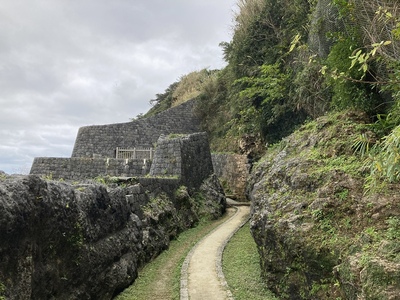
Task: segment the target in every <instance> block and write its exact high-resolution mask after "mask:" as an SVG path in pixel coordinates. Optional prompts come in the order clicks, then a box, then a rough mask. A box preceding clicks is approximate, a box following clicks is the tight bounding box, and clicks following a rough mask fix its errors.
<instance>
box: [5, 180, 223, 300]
mask: <svg viewBox="0 0 400 300" xmlns="http://www.w3.org/2000/svg"><path fill="white" fill-rule="evenodd" d="M178 184H179V182H178V181H176V180H169V179H156V178H142V179H138V180H137V181H133V182H126V183H123V184H117V183H116V184H114V185H111V186H110V185H109V186H105V185H103V184H99V183H96V182H92V181H86V182H81V183H67V182H59V181H48V180H44V179H42V178H40V177H39V176H35V175H29V176H2V178H1V179H0V257H1V259H0V287H1V288H0V297H1V296H4V297H5V299H18V300H21V299H111V298H112V297H113V295H115V294H117V293H118V292H120V291H121V290H122V289H123V288H125V287H127V286H128V285H129V284H131V283H132V282H133V281H134V280H135V278H136V277H137V270H138V268H139V267H140V266H142V265H143V264H144V263H146V262H147V261H149V260H150V259H152V258H154V257H155V256H157V255H158V254H159V253H160V252H161V251H162V250H164V249H166V248H168V245H169V241H170V239H172V238H174V237H176V236H177V234H179V232H181V231H182V230H184V229H186V228H188V227H190V226H193V224H195V223H196V222H197V220H198V215H199V212H198V211H196V207H197V206H196V205H193V204H194V201H195V199H193V198H192V196H191V195H190V194H189V193H187V195H186V196H185V197H182V196H180V197H178V196H177V190H178V189H179V188H180V187H179V186H178ZM215 188H216V189H217V190H219V188H220V187H218V186H217V187H215ZM216 201H217V203H218V205H215V206H214V207H217V211H216V212H215V214H217V215H219V214H221V212H222V211H223V209H221V206H219V204H221V199H220V198H219V197H218V199H216ZM222 202H223V201H222ZM222 205H223V203H222Z"/></svg>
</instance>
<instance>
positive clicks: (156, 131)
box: [30, 99, 248, 200]
mask: <svg viewBox="0 0 400 300" xmlns="http://www.w3.org/2000/svg"><path fill="white" fill-rule="evenodd" d="M195 104H196V100H195V99H193V100H190V101H187V102H185V103H183V104H181V105H179V106H176V107H173V108H170V109H168V110H166V111H164V112H161V113H159V114H157V115H155V116H152V117H149V118H143V119H138V120H135V121H132V122H128V123H118V124H108V125H94V126H86V127H82V128H80V129H79V131H78V135H77V138H76V141H75V145H74V149H73V152H72V156H71V158H57V157H38V158H35V159H34V161H33V164H32V168H31V171H30V174H35V175H41V176H46V177H48V178H52V179H65V180H81V179H87V178H95V177H99V176H100V177H101V176H116V177H143V176H146V175H149V176H159V177H167V176H169V177H171V176H172V177H176V178H179V179H180V180H182V183H181V184H184V185H186V186H188V187H198V186H200V184H201V181H203V180H204V179H205V178H207V176H209V175H210V174H211V173H213V172H214V173H215V174H217V176H218V177H219V178H220V179H221V181H223V183H224V185H225V187H226V188H227V190H228V191H229V194H231V195H234V196H236V197H237V198H238V200H240V199H245V184H246V179H245V178H246V177H247V174H248V170H247V168H246V167H245V161H246V158H245V157H244V156H240V155H234V154H224V155H212V157H211V153H210V148H209V144H208V139H207V135H206V134H205V133H199V132H200V131H201V126H200V120H199V119H198V118H197V117H196V115H195V112H194V107H195ZM117 147H118V148H125V149H129V148H134V147H139V148H140V147H155V153H154V157H152V159H151V160H149V159H117V158H116V149H117Z"/></svg>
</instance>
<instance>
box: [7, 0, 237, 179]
mask: <svg viewBox="0 0 400 300" xmlns="http://www.w3.org/2000/svg"><path fill="white" fill-rule="evenodd" d="M234 10H236V0H1V1H0V105H1V109H0V140H1V142H0V170H3V171H5V172H6V173H9V174H12V173H28V172H29V170H30V167H31V164H32V161H33V158H34V157H38V156H54V157H70V156H71V153H72V148H73V145H74V141H75V138H76V134H77V131H78V128H79V127H81V126H85V125H93V124H108V123H120V122H128V121H129V119H130V118H133V117H135V116H137V115H138V114H140V113H145V112H146V111H147V110H148V109H149V108H150V106H149V100H150V99H153V98H155V95H156V94H157V93H162V92H164V91H165V89H166V88H167V87H168V86H169V85H170V84H171V83H173V82H175V81H177V80H178V79H179V78H180V77H181V76H182V75H185V74H187V73H189V72H191V71H195V70H200V69H203V68H210V69H221V68H223V67H224V66H225V62H224V61H223V58H222V50H221V48H220V47H219V46H218V44H219V43H220V42H222V41H230V40H231V37H232V24H233V23H232V18H233V11H234Z"/></svg>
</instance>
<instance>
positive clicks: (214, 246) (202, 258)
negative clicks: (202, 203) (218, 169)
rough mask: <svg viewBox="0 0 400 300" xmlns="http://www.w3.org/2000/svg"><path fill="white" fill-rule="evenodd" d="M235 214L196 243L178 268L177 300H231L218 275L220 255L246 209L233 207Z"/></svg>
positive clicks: (246, 207) (246, 217)
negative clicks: (178, 294)
mask: <svg viewBox="0 0 400 300" xmlns="http://www.w3.org/2000/svg"><path fill="white" fill-rule="evenodd" d="M233 209H236V213H235V214H234V215H233V216H232V217H231V218H229V219H228V220H227V221H226V222H224V223H222V224H221V225H220V226H219V227H217V228H216V229H215V230H214V231H212V232H211V233H210V234H208V235H207V236H206V237H204V238H203V239H202V240H200V241H199V242H198V243H197V244H196V245H195V246H194V248H193V249H192V250H191V251H190V253H189V254H188V256H187V257H186V259H185V262H184V264H183V266H182V272H181V300H187V299H190V300H205V299H207V300H225V299H233V298H232V296H231V293H230V291H229V290H228V287H227V284H226V281H225V278H224V275H223V273H222V267H221V260H222V251H223V248H224V247H225V245H226V243H227V242H228V241H229V239H230V238H231V237H232V235H233V234H234V233H235V232H236V231H237V230H238V229H239V228H240V226H242V225H243V224H244V223H246V221H247V220H248V216H249V213H250V207H248V206H240V207H239V206H237V207H235V208H229V210H233Z"/></svg>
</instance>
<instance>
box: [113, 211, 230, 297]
mask: <svg viewBox="0 0 400 300" xmlns="http://www.w3.org/2000/svg"><path fill="white" fill-rule="evenodd" d="M230 216H231V215H227V214H226V215H225V216H224V217H223V218H221V219H219V220H216V221H203V222H201V223H200V224H199V225H198V226H197V227H195V228H191V229H189V230H187V231H185V232H182V233H181V234H180V235H179V237H178V238H177V239H176V240H173V241H171V243H170V246H169V249H168V250H166V251H164V252H163V253H161V254H160V255H159V256H158V257H157V258H156V259H154V260H153V261H152V262H150V263H148V264H147V265H146V266H145V267H144V268H143V269H142V270H141V271H139V277H138V278H137V279H136V280H135V282H134V283H133V284H132V285H131V286H130V287H128V288H127V289H125V290H124V291H123V292H122V293H121V294H120V295H118V296H117V297H116V298H115V300H148V299H163V300H168V299H177V300H178V299H179V297H180V275H181V267H182V264H183V261H184V260H185V257H186V255H187V254H188V253H189V251H190V249H192V247H193V246H194V245H195V244H196V243H197V242H198V241H199V240H200V239H201V238H202V237H204V236H205V235H206V234H208V233H209V232H210V231H211V230H213V229H214V228H215V227H217V226H218V225H220V224H221V223H222V222H224V221H226V219H227V218H228V217H230Z"/></svg>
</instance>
